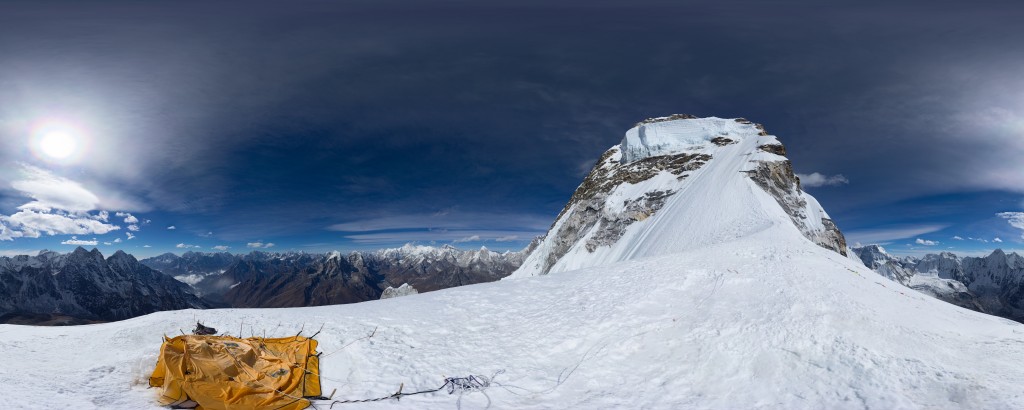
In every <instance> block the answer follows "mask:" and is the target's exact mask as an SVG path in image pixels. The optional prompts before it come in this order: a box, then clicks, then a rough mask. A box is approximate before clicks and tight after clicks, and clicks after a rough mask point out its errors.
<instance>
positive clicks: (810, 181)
mask: <svg viewBox="0 0 1024 410" xmlns="http://www.w3.org/2000/svg"><path fill="white" fill-rule="evenodd" d="M796 176H797V177H798V178H800V185H801V186H803V187H804V188H817V187H823V186H837V185H846V184H849V183H850V180H848V179H846V177H845V176H843V175H842V174H836V175H832V176H828V175H824V174H821V173H818V172H813V173H810V174H796Z"/></svg>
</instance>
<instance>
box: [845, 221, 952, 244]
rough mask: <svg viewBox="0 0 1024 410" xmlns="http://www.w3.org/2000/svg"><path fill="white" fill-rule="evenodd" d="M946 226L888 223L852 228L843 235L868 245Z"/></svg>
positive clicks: (921, 233)
mask: <svg viewBox="0 0 1024 410" xmlns="http://www.w3.org/2000/svg"><path fill="white" fill-rule="evenodd" d="M947 227H949V225H948V224H922V225H890V226H883V227H878V228H872V229H860V230H853V231H849V232H846V233H845V235H846V239H847V241H849V242H852V243H856V242H860V243H863V244H869V245H870V244H877V243H888V242H892V241H896V240H900V239H907V238H914V237H917V236H919V235H924V234H929V233H932V232H937V231H941V230H943V229H946V228H947Z"/></svg>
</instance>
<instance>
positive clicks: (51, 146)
mask: <svg viewBox="0 0 1024 410" xmlns="http://www.w3.org/2000/svg"><path fill="white" fill-rule="evenodd" d="M81 143H82V135H81V132H80V131H79V130H78V129H77V128H76V127H73V126H71V125H69V124H66V123H62V122H46V123H43V124H41V125H39V126H37V127H36V129H35V132H34V133H33V138H32V151H34V152H35V154H36V156H38V157H40V158H42V159H45V160H51V161H60V162H66V161H68V160H70V159H72V158H73V157H75V154H77V153H78V151H79V149H80V145H81Z"/></svg>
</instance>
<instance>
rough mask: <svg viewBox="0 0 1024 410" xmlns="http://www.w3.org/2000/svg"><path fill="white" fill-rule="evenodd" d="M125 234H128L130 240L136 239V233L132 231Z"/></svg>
mask: <svg viewBox="0 0 1024 410" xmlns="http://www.w3.org/2000/svg"><path fill="white" fill-rule="evenodd" d="M124 234H125V235H127V236H128V240H129V241H130V240H132V239H135V235H132V233H131V232H125V233H124Z"/></svg>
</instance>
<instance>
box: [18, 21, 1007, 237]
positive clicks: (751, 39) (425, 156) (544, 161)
mask: <svg viewBox="0 0 1024 410" xmlns="http://www.w3.org/2000/svg"><path fill="white" fill-rule="evenodd" d="M82 3H83V2H66V3H61V2H40V1H32V2H4V3H3V4H0V215H3V216H0V225H3V226H4V227H3V228H0V239H5V238H6V239H7V240H0V252H2V253H19V252H28V251H34V250H38V249H41V248H51V249H59V250H70V249H71V246H73V245H71V244H73V243H86V244H88V243H91V242H93V241H95V242H96V243H97V245H98V246H99V247H100V249H102V250H104V251H105V252H111V251H113V250H114V249H118V248H121V249H125V250H128V251H130V252H132V253H135V254H137V255H150V254H155V253H160V252H164V251H168V250H170V251H176V252H177V251H183V250H185V249H201V250H211V249H213V248H214V247H215V246H224V247H229V248H224V249H229V250H230V251H233V252H245V251H247V250H249V249H253V248H254V247H255V246H256V245H257V244H262V246H263V247H266V246H267V244H269V243H273V244H274V246H273V247H272V248H271V249H272V250H305V251H324V250H331V249H339V250H349V249H366V248H379V247H385V246H396V245H401V244H403V243H406V242H413V241H415V242H417V243H423V244H430V243H436V244H441V243H455V244H456V245H457V246H460V247H477V246H481V245H486V246H488V247H489V248H492V249H519V248H521V247H522V246H524V245H525V243H526V242H528V241H529V239H530V238H532V237H533V236H535V235H538V234H540V233H542V232H543V231H545V230H546V229H547V227H548V225H549V224H550V223H551V221H552V219H553V218H554V216H555V215H556V214H557V212H558V211H559V210H560V209H561V207H562V206H563V204H564V203H565V201H566V200H567V199H568V197H569V196H570V194H571V193H572V191H573V189H574V188H575V187H576V185H578V184H579V182H580V180H581V178H582V177H583V175H584V174H585V172H586V171H587V170H588V169H589V167H590V166H591V165H592V164H593V163H594V161H595V160H596V159H597V157H598V156H599V155H600V154H601V153H602V152H603V151H604V150H605V149H607V148H608V147H609V146H611V145H613V144H616V143H618V141H619V140H620V139H621V138H622V134H623V133H624V132H625V130H626V129H627V128H629V127H630V126H632V125H633V124H634V123H636V122H637V121H638V120H641V119H643V118H647V117H652V116H660V115H667V114H671V113H690V114H695V115H701V116H719V117H745V118H749V119H751V120H753V121H756V122H760V123H763V124H764V125H765V126H766V127H767V129H768V130H769V131H770V132H772V133H773V134H775V135H778V136H779V138H780V139H781V140H782V141H783V143H785V144H786V145H787V148H788V149H789V157H790V159H792V160H793V162H794V165H795V168H796V170H797V172H799V173H802V174H808V175H809V174H813V173H819V174H821V176H822V177H823V178H820V180H821V181H822V183H828V182H831V183H832V185H823V186H818V187H808V190H809V191H810V192H811V193H812V194H814V195H815V196H816V197H817V198H818V199H819V200H820V202H822V204H823V205H824V206H825V208H826V210H828V211H829V213H830V214H831V215H832V216H833V218H834V219H835V220H836V221H837V222H838V224H839V226H840V228H841V229H843V230H844V232H846V233H847V236H848V237H849V238H850V239H851V243H856V242H863V243H868V242H881V243H886V244H888V248H889V249H890V250H891V251H893V252H896V253H916V252H925V251H928V252H934V251H938V250H950V249H952V250H956V251H959V252H962V253H977V252H983V251H987V250H991V249H993V248H995V247H1003V248H1004V249H1017V248H1021V247H1022V246H1021V241H1022V229H1024V216H1022V215H1020V214H1013V213H1012V212H1020V211H1024V203H1022V202H1024V165H1022V163H1021V160H1020V159H1021V158H1022V157H1024V135H1022V134H1024V76H1021V75H1020V73H1022V72H1024V48H1022V47H1020V44H1021V42H1022V41H1024V24H1021V23H1020V22H1021V21H1024V6H1021V5H1018V3H1017V2H969V3H968V2H943V1H938V2H936V1H927V2H924V1H922V2H900V3H899V4H890V3H894V2H788V1H747V2H654V1H629V2H602V1H599V2H590V1H588V2H582V1H581V2H559V3H558V5H547V4H544V3H545V2H528V1H527V2H523V1H516V2H503V3H499V2H468V1H467V2H455V1H421V2H389V1H372V2H369V1H368V2H338V1H330V2H327V1H324V2H288V3H281V2H256V1H247V2H235V3H229V2H215V3H211V2H134V1H133V2H88V4H82ZM54 130H56V131H54ZM55 132H56V133H57V134H61V133H63V135H65V136H67V137H65V138H71V139H72V140H73V141H75V142H76V143H77V145H78V147H77V148H76V149H75V150H74V151H73V153H72V154H71V155H70V157H69V158H65V159H55V158H53V157H52V156H51V155H47V154H46V147H45V146H41V145H40V144H42V145H45V144H46V143H43V142H41V141H42V140H45V139H46V138H48V136H52V135H53V134H54V133H55ZM837 175H841V176H842V178H837V177H836V176H837ZM810 180H811V179H810V178H805V182H806V181H810ZM807 185H813V184H807ZM103 210H105V211H107V212H108V215H107V216H106V219H103V218H102V217H101V215H100V211H103ZM116 212H122V213H130V214H131V216H127V215H126V214H122V216H117V215H116V214H115V213H116ZM1000 214H1001V216H1000ZM133 219H137V220H138V222H137V223H132V222H131V220H133ZM147 220H148V221H149V222H148V223H146V221H147ZM132 225H134V226H135V228H137V230H129V227H130V226H132ZM1014 225H1017V226H1019V228H1018V227H1015V226H1014ZM171 226H173V227H174V228H175V229H173V230H169V229H167V228H168V227H171ZM114 227H117V228H118V229H114ZM135 228H133V229H135ZM128 233H131V234H132V236H134V238H133V239H131V240H129V239H128V235H127V234H128ZM33 236H38V238H33ZM72 237H74V239H72ZM955 237H959V238H962V239H954V238H955ZM996 238H1000V239H1001V240H1002V241H1003V243H993V242H992V241H994V240H995V239H996ZM115 239H121V242H115ZM62 242H67V243H68V244H63V245H62V244H61V243H62ZM107 242H109V243H110V245H105V243H107ZM179 244H180V245H181V246H182V247H178V245H179ZM147 245H148V246H150V247H148V248H147V247H144V246H147ZM250 245H252V246H250ZM189 246H198V247H200V248H191V247H189Z"/></svg>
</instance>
